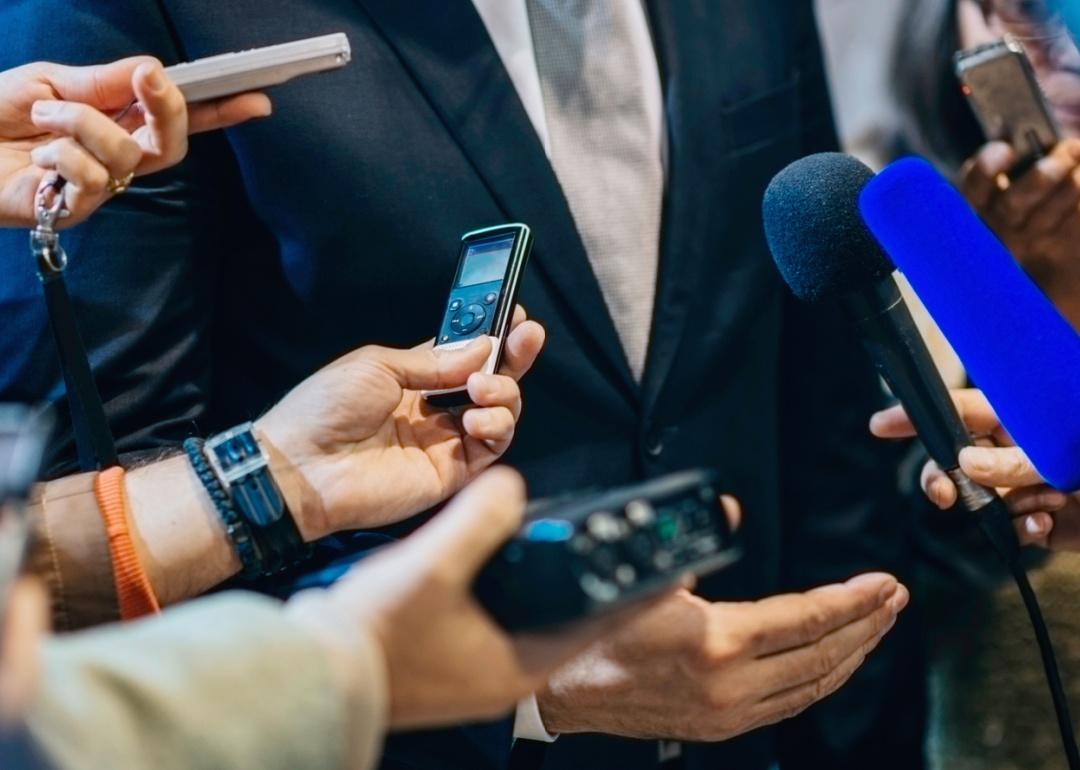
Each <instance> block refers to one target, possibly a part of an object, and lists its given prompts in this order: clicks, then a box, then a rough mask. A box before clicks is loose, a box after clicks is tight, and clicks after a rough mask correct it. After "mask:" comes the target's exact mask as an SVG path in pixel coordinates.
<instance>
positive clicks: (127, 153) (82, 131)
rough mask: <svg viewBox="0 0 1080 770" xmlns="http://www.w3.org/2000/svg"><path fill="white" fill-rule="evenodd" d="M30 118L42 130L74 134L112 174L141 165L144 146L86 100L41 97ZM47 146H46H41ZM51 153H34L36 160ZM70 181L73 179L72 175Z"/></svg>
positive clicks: (123, 173) (125, 172)
mask: <svg viewBox="0 0 1080 770" xmlns="http://www.w3.org/2000/svg"><path fill="white" fill-rule="evenodd" d="M31 120H32V121H33V123H34V125H35V126H37V127H38V128H40V129H41V130H42V131H48V132H51V133H54V134H61V135H63V136H67V137H71V138H72V139H74V140H75V141H76V142H78V143H79V144H80V145H82V146H83V147H84V148H85V149H86V150H87V151H88V152H89V153H90V154H91V155H92V156H93V157H94V158H95V159H96V160H97V161H98V162H100V163H101V165H103V166H105V168H106V169H107V170H108V174H109V176H111V177H113V178H115V179H123V178H124V177H126V176H127V175H128V174H130V173H131V172H132V171H134V170H135V168H136V166H138V165H139V161H140V160H142V149H141V148H140V147H139V144H138V142H136V141H135V139H133V138H132V136H131V135H130V134H129V133H128V132H127V131H125V130H124V129H122V128H120V126H118V125H116V123H114V122H113V121H112V120H111V119H110V118H108V117H107V116H105V115H104V114H102V113H101V112H99V111H98V110H96V109H94V108H93V107H90V106H88V105H86V104H79V103H77V102H60V101H52V100H42V101H38V102H35V103H34V106H33V109H32V111H31ZM39 149H44V148H39ZM47 157H49V154H48V153H39V152H35V153H34V157H33V160H34V163H35V164H36V165H39V166H42V167H43V168H46V166H43V165H42V163H41V162H39V159H41V160H44V159H45V158H47ZM68 181H69V182H70V181H73V180H71V179H70V178H69V179H68Z"/></svg>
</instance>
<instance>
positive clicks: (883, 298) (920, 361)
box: [844, 276, 971, 469]
mask: <svg viewBox="0 0 1080 770" xmlns="http://www.w3.org/2000/svg"><path fill="white" fill-rule="evenodd" d="M844 304H845V305H846V308H847V310H848V313H849V314H850V315H851V316H852V318H853V320H854V321H855V329H856V331H857V332H858V333H859V336H860V337H861V338H862V341H863V346H864V347H865V348H866V350H867V352H868V353H869V354H870V358H871V359H872V360H873V362H874V366H875V368H876V369H877V372H878V374H879V375H881V377H882V378H883V379H884V380H885V382H886V383H887V384H888V386H889V389H890V390H891V391H892V393H893V395H894V396H895V397H896V398H897V399H898V400H899V401H900V403H902V404H903V405H904V409H905V410H906V411H907V414H908V417H909V418H910V419H911V422H912V424H913V425H914V426H915V430H916V431H917V432H918V434H919V438H920V439H921V440H922V442H923V445H924V446H925V447H926V451H927V452H928V453H929V455H930V457H932V458H933V459H934V461H935V462H936V463H937V464H938V465H939V466H940V467H941V468H944V469H949V468H956V467H957V466H958V465H959V464H960V460H959V457H960V450H961V449H963V448H964V447H966V446H969V445H970V444H971V435H970V433H969V432H968V430H967V428H966V427H965V426H964V422H963V420H961V419H960V414H959V412H957V411H956V404H954V403H953V400H952V396H950V395H949V389H948V388H947V387H946V386H945V382H944V381H943V380H942V379H941V374H940V373H939V372H938V369H937V366H936V365H935V364H934V360H933V359H932V358H931V357H930V351H929V350H927V349H926V343H925V342H924V341H923V338H922V335H921V334H920V333H919V329H918V327H916V326H915V321H914V320H913V319H912V317H911V313H910V312H909V311H908V307H907V303H905V302H904V298H903V296H901V294H900V287H899V286H897V284H896V281H895V280H894V279H893V278H892V276H886V277H885V278H884V279H882V280H881V281H879V282H878V283H877V284H875V285H874V286H873V287H872V288H867V289H863V290H862V291H859V292H857V293H852V294H850V295H848V296H847V297H846V298H845V303H844Z"/></svg>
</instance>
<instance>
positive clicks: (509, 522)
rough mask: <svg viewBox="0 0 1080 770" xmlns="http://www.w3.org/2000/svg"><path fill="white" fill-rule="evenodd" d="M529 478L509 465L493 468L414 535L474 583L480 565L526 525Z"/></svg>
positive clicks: (462, 580)
mask: <svg viewBox="0 0 1080 770" xmlns="http://www.w3.org/2000/svg"><path fill="white" fill-rule="evenodd" d="M524 511H525V481H524V480H523V479H522V478H521V475H520V474H519V473H518V472H517V471H515V470H512V469H510V468H507V467H505V466H501V467H498V468H493V469H491V470H490V471H488V472H487V473H485V474H483V475H482V476H480V477H479V478H478V479H476V481H474V482H473V483H472V484H470V485H469V486H467V487H466V488H465V489H464V490H463V491H462V492H460V493H459V494H458V495H457V497H455V498H454V499H453V500H452V501H451V502H450V504H449V505H448V506H446V508H445V509H444V510H443V512H442V513H440V514H439V515H438V516H436V517H435V518H433V519H432V520H431V521H430V522H428V523H427V524H425V525H424V526H423V527H421V528H420V530H419V531H418V532H417V533H416V534H415V535H413V538H414V544H415V546H416V547H417V548H421V549H430V550H432V551H437V552H438V557H437V558H438V560H439V562H440V563H442V564H445V565H450V567H451V569H452V570H453V573H452V574H453V576H454V579H455V580H456V581H459V582H460V583H461V584H462V585H468V584H470V583H472V580H473V578H474V577H475V576H476V573H477V572H478V571H479V570H480V568H481V567H482V566H483V565H484V564H485V563H486V562H487V560H488V559H489V558H490V557H491V555H492V554H493V553H495V551H496V550H497V549H498V548H499V546H501V545H502V544H503V543H505V542H506V541H507V540H509V539H510V537H511V535H513V534H514V533H515V532H516V531H517V529H518V528H519V527H520V526H521V520H522V514H523V513H524Z"/></svg>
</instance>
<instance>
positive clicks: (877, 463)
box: [0, 0, 923, 770]
mask: <svg viewBox="0 0 1080 770" xmlns="http://www.w3.org/2000/svg"><path fill="white" fill-rule="evenodd" d="M649 10H650V16H651V22H652V27H653V31H654V37H655V42H656V48H657V51H658V56H659V58H660V64H661V71H662V78H663V85H664V94H665V101H666V110H667V119H668V127H669V135H670V148H669V149H670V160H669V172H670V176H669V185H668V195H667V200H666V203H665V215H664V224H663V246H662V257H661V267H660V277H659V286H658V294H657V301H656V312H655V319H654V325H653V336H652V343H651V349H650V352H649V359H648V363H647V368H646V372H645V375H644V381H643V383H642V384H641V385H640V386H639V385H638V384H637V383H635V381H634V380H633V378H632V377H631V374H630V371H629V368H628V365H627V362H626V360H625V357H624V355H623V353H622V351H621V348H620V345H619V341H618V337H617V336H616V333H615V328H614V325H613V323H612V320H611V318H610V317H609V316H608V315H607V313H606V310H605V305H604V302H603V299H602V297H601V294H600V290H599V287H598V284H597V282H596V279H595V278H594V276H593V275H592V273H591V271H590V268H589V263H588V261H587V259H586V255H585V252H584V250H583V247H582V243H581V240H580V238H579V236H578V234H577V232H576V230H575V228H574V224H573V220H572V218H571V215H570V212H569V210H568V208H567V204H566V201H565V200H564V198H563V196H562V194H561V191H560V188H559V184H558V181H557V180H556V178H555V176H554V174H553V172H552V170H551V168H550V166H549V164H548V162H547V160H546V158H545V156H544V152H543V149H542V147H541V145H540V142H539V141H538V139H537V137H536V134H535V132H534V131H533V129H532V127H531V125H530V123H529V121H528V118H527V116H526V114H525V111H524V109H523V108H522V105H521V103H520V102H519V100H518V97H517V95H516V93H515V91H514V88H513V86H512V84H511V82H510V79H509V77H508V76H507V74H506V72H505V70H504V68H503V66H502V64H501V62H500V59H499V57H498V55H497V53H496V51H495V49H494V47H493V45H492V44H491V41H490V40H489V38H488V36H487V34H486V32H485V29H484V26H483V24H482V22H481V20H480V18H479V17H478V16H477V14H476V12H475V10H474V8H473V6H472V3H471V2H469V0H412V1H411V2H410V1H408V0H226V1H222V0H213V1H211V0H158V2H150V0H109V1H108V2H105V1H104V0H102V1H101V2H78V3H75V2H62V1H61V0H26V1H25V2H11V3H5V4H4V5H3V7H2V10H0V40H2V42H3V46H2V48H0V65H2V66H5V67H6V66H10V65H15V64H19V63H23V62H26V61H29V60H33V59H40V58H46V59H54V60H62V61H66V62H73V63H75V62H90V61H101V60H108V59H112V58H115V57H118V56H121V55H126V54H131V53H143V52H148V53H153V54H156V55H158V56H159V57H161V58H162V59H164V60H165V61H166V62H175V61H178V60H183V59H193V58H197V57H201V56H206V55H209V54H216V53H220V52H223V51H229V50H236V49H241V48H246V47H250V46H254V45H261V44H269V43H277V42H282V41H286V40H290V39H294V38H299V37H303V36H307V35H314V34H321V33H326V32H331V31H337V30H342V31H345V32H347V33H348V35H349V37H350V39H351V41H352V47H353V53H354V59H353V62H352V64H351V65H350V66H349V67H348V68H346V69H345V70H342V71H339V72H336V73H333V74H328V75H322V76H319V77H315V78H310V79H306V80H303V81H299V82H296V83H293V84H290V85H288V86H285V87H282V88H280V89H278V90H276V91H275V92H274V93H273V96H274V100H275V111H276V114H275V116H274V117H273V118H272V119H270V120H267V121H264V122H260V123H257V124H253V125H250V126H245V127H242V128H240V129H238V130H234V131H231V132H229V133H228V135H227V136H226V135H216V136H208V137H200V138H197V139H196V140H195V141H194V142H193V144H192V151H191V155H190V158H189V159H188V161H187V162H185V163H184V164H183V166H181V167H180V168H178V169H176V170H174V171H172V172H169V173H166V174H162V175H160V176H158V177H156V178H153V179H147V180H145V181H144V182H143V184H141V185H140V187H139V188H138V189H137V190H135V191H132V192H130V193H128V194H126V195H124V196H122V197H121V198H119V199H118V200H116V201H115V202H113V203H111V204H110V205H109V206H107V207H106V208H105V209H104V210H103V211H102V212H100V213H99V214H98V215H97V216H95V217H94V218H93V219H92V220H91V221H90V222H89V224H87V225H85V226H83V227H81V228H79V229H78V230H77V231H75V232H72V233H71V234H69V235H66V236H65V241H66V243H67V245H68V249H69V251H70V253H71V258H72V267H71V268H70V271H69V279H70V283H71V289H72V293H73V294H74V296H75V299H76V303H77V306H78V308H79V310H80V313H81V316H82V318H83V320H84V323H85V327H84V335H85V337H86V340H87V343H88V345H89V347H90V348H91V349H92V357H93V362H94V365H95V367H96V370H97V372H98V376H99V382H100V386H101V389H102V391H103V393H104V395H105V397H106V399H107V401H108V409H109V413H110V416H111V419H112V425H113V428H114V430H115V432H116V433H117V434H118V436H119V437H120V439H121V447H122V448H124V449H136V448H143V447H147V446H154V445H160V444H170V443H175V442H176V441H178V440H179V439H181V438H182V437H184V436H185V435H188V434H190V433H192V432H194V431H195V430H196V429H197V430H199V431H201V432H204V433H205V432H208V431H212V430H215V429H221V428H223V427H226V426H227V425H228V424H230V423H235V422H237V421H239V420H241V419H244V418H247V417H250V416H253V415H258V414H259V412H260V411H261V410H263V409H265V408H266V407H267V406H268V405H269V404H271V403H272V402H273V401H274V400H275V399H276V398H278V397H279V396H280V395H282V394H283V393H284V392H285V391H286V390H287V389H288V388H289V387H290V386H292V385H294V384H295V383H296V382H298V381H299V380H300V379H302V378H303V377H304V376H306V375H308V374H310V373H311V372H312V371H314V370H315V369H316V368H318V367H319V366H321V365H322V364H325V363H327V362H328V361H330V360H331V359H333V358H334V357H336V356H338V355H339V354H341V353H343V352H345V351H346V350H349V349H351V348H353V347H355V346H357V345H361V344H364V343H369V342H379V343H383V344H391V345H405V344H411V343H414V342H415V341H416V340H418V339H423V338H426V337H429V336H431V334H432V333H433V331H434V330H435V328H436V324H437V322H438V320H439V314H440V312H441V311H442V309H443V307H444V302H445V295H446V292H447V290H448V288H449V283H450V280H451V277H452V272H453V268H454V260H455V258H456V252H457V249H456V243H457V239H458V238H459V236H460V235H461V233H462V232H464V231H466V230H468V229H471V228H475V227H479V226H483V225H490V224H496V223H499V222H504V221H508V220H516V221H523V222H526V223H529V224H530V225H531V226H532V227H533V230H534V232H535V235H536V248H535V250H534V253H533V261H532V263H531V265H530V268H529V271H528V274H527V277H526V279H525V282H524V286H523V288H522V292H521V301H522V303H523V304H524V305H525V307H526V308H527V309H528V310H529V312H530V314H531V315H532V316H533V317H535V318H537V319H539V320H541V321H542V322H543V323H544V325H545V326H546V328H547V331H548V346H547V350H546V351H545V353H544V355H543V356H542V357H541V360H540V362H539V364H538V365H537V367H536V369H535V371H534V372H533V373H532V374H530V376H529V377H528V379H527V381H526V383H525V385H524V389H525V399H526V409H525V414H524V418H523V420H522V423H521V426H520V429H519V431H518V435H517V439H516V441H515V443H514V446H513V448H512V450H511V452H510V454H509V456H508V458H507V461H508V462H509V463H511V464H513V465H515V466H516V467H518V468H520V469H521V470H522V471H523V472H524V473H525V475H526V476H527V478H528V481H529V485H530V490H531V492H532V493H533V494H534V495H545V494H548V493H553V492H558V491H564V490H567V489H572V488H574V487H578V486H587V485H594V484H618V483H621V482H627V481H630V480H632V479H639V478H642V477H646V476H652V475H657V474H662V473H664V472H668V471H673V470H677V469H683V468H686V467H690V466H712V467H716V468H718V469H719V470H720V472H721V473H722V474H723V477H724V479H725V481H726V486H727V487H728V489H730V491H731V492H733V493H734V494H736V495H738V496H739V497H740V498H741V500H742V502H743V505H744V509H745V523H744V526H743V537H744V544H745V552H746V556H745V557H744V559H743V560H742V562H741V563H740V564H738V565H737V566H735V567H733V568H732V569H730V570H728V571H726V572H724V573H723V574H721V575H718V576H716V577H715V578H714V579H712V580H709V581H707V582H706V583H705V584H704V586H703V590H704V591H705V592H706V593H707V594H708V595H709V596H710V597H714V598H723V599H751V598H755V597H760V596H763V595H765V594H769V593H773V592H776V591H779V590H782V589H795V588H802V587H806V586H809V585H811V584H816V583H820V582H822V581H831V580H835V579H842V578H847V577H849V576H850V575H852V574H853V573H856V572H858V571H860V570H866V569H871V568H874V569H887V570H894V571H897V572H899V573H900V574H901V575H903V574H904V572H905V570H906V568H907V563H908V562H907V559H908V521H907V516H906V514H905V511H904V508H903V505H902V503H901V502H900V501H899V498H898V496H897V494H896V479H895V455H894V454H893V450H891V449H890V448H889V447H887V446H884V445H880V444H877V443H875V442H874V441H873V440H872V439H871V438H870V436H869V434H868V432H867V429H866V421H867V418H868V416H869V414H870V413H871V411H872V410H873V409H874V408H875V406H876V405H878V403H879V402H880V400H881V393H880V389H879V387H878V384H877V380H876V378H875V376H874V374H873V372H872V371H871V369H870V367H869V366H868V365H867V362H866V360H865V359H864V357H863V355H862V353H861V352H860V349H859V347H858V345H857V342H856V340H855V339H853V338H852V335H851V334H850V333H849V330H848V329H847V328H846V327H845V325H844V324H843V323H842V320H841V319H839V318H838V317H836V316H835V315H834V314H833V313H831V312H830V311H823V312H806V311H804V310H803V309H801V308H799V307H797V306H796V305H795V304H794V302H793V301H792V300H791V299H790V298H789V296H788V295H787V293H786V292H785V291H784V290H783V288H782V286H781V283H780V281H779V279H778V277H777V274H776V272H775V270H774V268H773V265H772V262H771V260H770V258H769V255H768V252H767V250H766V247H765V242H764V238H763V234H762V225H761V218H760V213H759V212H760V206H761V196H762V192H763V190H764V188H765V185H766V184H767V182H768V181H769V179H770V177H771V176H772V175H773V174H774V173H776V172H777V171H778V170H780V169H781V168H782V167H783V166H784V165H785V164H787V163H788V162H790V161H792V160H794V159H795V158H798V157H800V156H802V155H805V154H807V153H810V152H815V151H820V150H827V149H831V148H833V147H834V146H835V138H834V130H833V124H832V120H831V117H830V107H829V98H828V93H827V89H826V84H825V79H824V74H823V70H822V64H821V60H820V51H819V46H818V39H817V34H816V30H815V25H814V19H813V14H812V10H811V2H810V0H655V2H650V3H649ZM0 253H2V259H3V262H4V275H5V278H4V281H3V282H2V283H0V323H2V325H3V327H4V328H5V329H6V332H5V334H4V335H3V337H2V339H0V398H2V399H3V400H30V399H39V398H41V397H43V396H45V397H49V398H51V399H52V400H54V401H56V400H59V399H61V396H62V383H61V379H60V377H59V375H58V371H57V367H56V366H55V364H54V362H53V353H52V350H51V346H50V344H49V339H48V331H47V326H46V324H45V320H44V316H43V309H42V306H41V302H40V298H39V289H38V287H37V286H36V285H35V279H34V277H33V274H32V266H31V263H30V261H29V259H28V258H27V255H26V244H25V234H23V233H15V234H12V235H10V236H5V237H4V238H3V239H2V241H0ZM58 451H59V455H58V457H60V456H62V457H70V456H71V454H72V450H71V445H70V441H67V442H66V443H61V444H60V445H58ZM906 625H907V624H906V623H903V622H902V623H901V624H900V627H899V629H898V630H897V631H896V632H894V634H893V635H892V636H891V638H890V640H889V641H888V642H887V643H886V645H885V646H884V648H883V649H882V650H880V651H879V652H878V653H877V654H875V656H874V657H873V658H872V659H871V660H870V661H869V663H868V664H867V666H866V667H865V669H864V670H863V671H861V672H860V674H859V675H858V676H856V678H855V680H854V681H853V682H852V683H851V684H850V686H849V687H848V688H846V690H844V691H843V692H842V693H841V694H839V695H837V696H836V697H834V698H833V699H831V700H830V701H829V702H826V703H825V704H823V705H821V706H819V707H817V708H815V709H812V710H811V711H810V713H808V714H807V715H805V716H803V717H802V718H800V719H797V720H795V721H793V722H792V723H790V724H788V725H787V726H785V727H784V728H783V729H781V730H779V731H771V730H764V731H759V732H757V733H755V734H751V735H748V736H745V737H743V738H741V739H738V740H733V741H729V742H727V743H725V744H723V745H718V746H712V747H700V748H698V747H695V748H692V749H691V750H689V751H688V755H689V760H688V766H689V767H702V768H705V767H709V768H712V767H723V768H765V767H767V766H768V765H769V764H770V762H772V761H773V760H775V759H776V758H777V756H779V755H783V756H784V759H785V764H784V767H785V768H800V767H805V768H815V769H820V768H830V770H837V769H838V768H849V767H850V768H859V770H865V768H869V767H875V768H885V767H896V768H903V769H904V770H912V769H913V768H918V767H920V766H921V762H922V727H923V724H922V713H923V710H922V700H921V698H922V690H921V687H922V684H921V683H922V676H923V674H922V670H921V663H920V660H919V656H918V653H917V647H916V645H915V644H914V642H913V636H912V635H911V634H910V633H909V632H908V630H907V629H906V628H905V626H906ZM502 741H503V742H502V744H500V745H498V746H496V747H495V749H494V750H489V751H486V753H485V755H484V756H485V757H486V758H490V757H492V756H494V757H496V758H499V757H501V756H503V755H505V753H506V748H508V742H507V741H506V740H505V735H504V736H503V739H502ZM432 745H433V744H432ZM462 746H464V744H462ZM462 746H459V747H457V748H454V749H452V750H444V751H443V756H442V757H441V758H440V759H439V760H438V761H434V760H418V761H419V762H420V763H421V764H423V763H424V762H427V763H428V764H429V766H432V767H442V766H446V767H450V766H459V767H478V766H481V764H482V762H486V761H487V759H483V760H482V759H481V758H469V757H468V755H467V749H465V748H463V747H462ZM487 748H488V749H491V748H492V747H491V746H488V747H487ZM655 757H656V750H655V746H654V745H653V744H646V743H640V742H634V741H615V740H609V739H603V738H597V737H566V738H564V739H562V740H560V741H559V742H558V743H556V744H555V745H554V747H553V748H552V750H551V751H550V752H549V756H548V764H547V766H548V767H552V768H566V769H569V768H583V769H584V768H588V769H589V770H592V769H594V768H602V767H609V768H620V770H621V769H623V768H639V767H640V768H645V767H651V766H654V765H655V763H656V760H655Z"/></svg>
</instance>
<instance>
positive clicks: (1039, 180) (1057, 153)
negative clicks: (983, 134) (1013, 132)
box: [993, 141, 1078, 228]
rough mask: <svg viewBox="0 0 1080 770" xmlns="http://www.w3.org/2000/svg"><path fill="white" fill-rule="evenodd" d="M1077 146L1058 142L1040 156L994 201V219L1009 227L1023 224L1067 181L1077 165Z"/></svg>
mask: <svg viewBox="0 0 1080 770" xmlns="http://www.w3.org/2000/svg"><path fill="white" fill-rule="evenodd" d="M1077 160H1078V157H1077V147H1076V145H1075V144H1073V143H1072V142H1067V141H1066V142H1060V143H1058V145H1057V146H1056V147H1054V148H1053V150H1051V151H1050V154H1049V155H1047V156H1046V157H1045V158H1040V159H1039V160H1038V161H1037V162H1036V163H1035V165H1034V166H1032V167H1031V168H1030V169H1028V171H1027V172H1025V173H1024V175H1023V176H1021V177H1020V178H1018V179H1015V180H1013V181H1012V183H1011V184H1010V185H1009V188H1008V190H1006V191H1004V192H1003V193H1002V194H1000V195H998V196H997V197H996V198H995V200H994V204H993V205H994V210H995V214H996V216H997V218H998V219H999V220H1000V221H1002V222H1004V223H1005V224H1006V225H1007V226H1009V227H1014V228H1017V227H1022V226H1023V225H1024V224H1025V223H1027V221H1028V219H1029V217H1030V216H1031V215H1032V213H1033V212H1034V211H1035V210H1036V209H1037V208H1038V207H1039V206H1041V205H1042V204H1043V202H1044V201H1046V200H1047V199H1048V198H1050V197H1051V196H1052V195H1054V193H1055V191H1056V190H1057V189H1058V188H1059V187H1061V185H1062V184H1063V183H1064V182H1066V181H1067V180H1069V179H1070V178H1071V176H1072V173H1073V171H1075V170H1076V166H1077Z"/></svg>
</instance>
